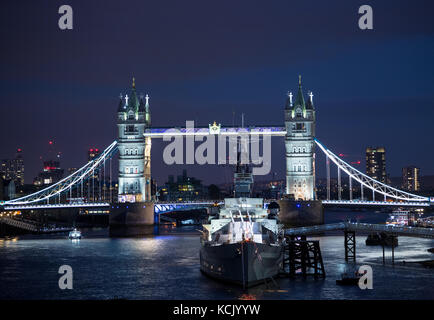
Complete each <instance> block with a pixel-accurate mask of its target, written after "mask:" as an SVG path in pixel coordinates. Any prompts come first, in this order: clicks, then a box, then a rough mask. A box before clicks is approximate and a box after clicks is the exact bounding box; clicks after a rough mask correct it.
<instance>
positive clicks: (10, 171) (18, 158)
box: [0, 148, 24, 186]
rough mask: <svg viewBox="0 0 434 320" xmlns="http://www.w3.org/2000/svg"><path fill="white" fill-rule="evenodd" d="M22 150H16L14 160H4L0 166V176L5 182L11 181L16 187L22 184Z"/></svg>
mask: <svg viewBox="0 0 434 320" xmlns="http://www.w3.org/2000/svg"><path fill="white" fill-rule="evenodd" d="M22 153H23V150H22V149H21V148H18V149H17V152H16V154H15V158H13V159H4V160H2V162H1V166H0V175H1V176H2V177H3V179H5V180H13V181H14V184H15V185H16V186H21V185H23V184H24V159H23V155H22Z"/></svg>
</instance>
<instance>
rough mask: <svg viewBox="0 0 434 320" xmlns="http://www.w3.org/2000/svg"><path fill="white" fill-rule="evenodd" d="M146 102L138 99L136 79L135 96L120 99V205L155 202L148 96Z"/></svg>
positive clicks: (133, 92) (133, 94) (132, 94)
mask: <svg viewBox="0 0 434 320" xmlns="http://www.w3.org/2000/svg"><path fill="white" fill-rule="evenodd" d="M145 100H146V102H143V98H142V97H141V98H140V100H139V99H138V97H137V94H136V86H135V82H134V78H133V86H132V90H131V94H130V96H128V95H126V96H125V100H124V99H123V98H122V96H121V97H120V101H119V106H118V112H117V114H118V149H119V189H118V196H119V198H118V200H119V201H120V202H139V201H148V200H150V199H151V138H150V137H146V138H145V137H144V136H143V133H144V131H145V128H146V127H149V126H150V123H151V118H150V110H149V96H148V95H146V98H145ZM124 101H125V102H124Z"/></svg>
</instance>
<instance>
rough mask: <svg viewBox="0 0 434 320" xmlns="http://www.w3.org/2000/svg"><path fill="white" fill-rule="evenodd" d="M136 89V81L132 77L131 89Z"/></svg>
mask: <svg viewBox="0 0 434 320" xmlns="http://www.w3.org/2000/svg"><path fill="white" fill-rule="evenodd" d="M135 88H136V79H135V78H134V77H133V89H135Z"/></svg>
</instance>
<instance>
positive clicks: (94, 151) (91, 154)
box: [87, 148, 101, 161]
mask: <svg viewBox="0 0 434 320" xmlns="http://www.w3.org/2000/svg"><path fill="white" fill-rule="evenodd" d="M100 153H101V151H100V150H99V149H98V148H90V149H89V150H87V160H88V161H92V160H93V159H95V158H98V156H99V154H100Z"/></svg>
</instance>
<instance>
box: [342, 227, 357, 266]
mask: <svg viewBox="0 0 434 320" xmlns="http://www.w3.org/2000/svg"><path fill="white" fill-rule="evenodd" d="M344 236H345V261H347V262H348V260H350V259H352V260H353V262H356V232H355V231H348V230H345V231H344Z"/></svg>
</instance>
